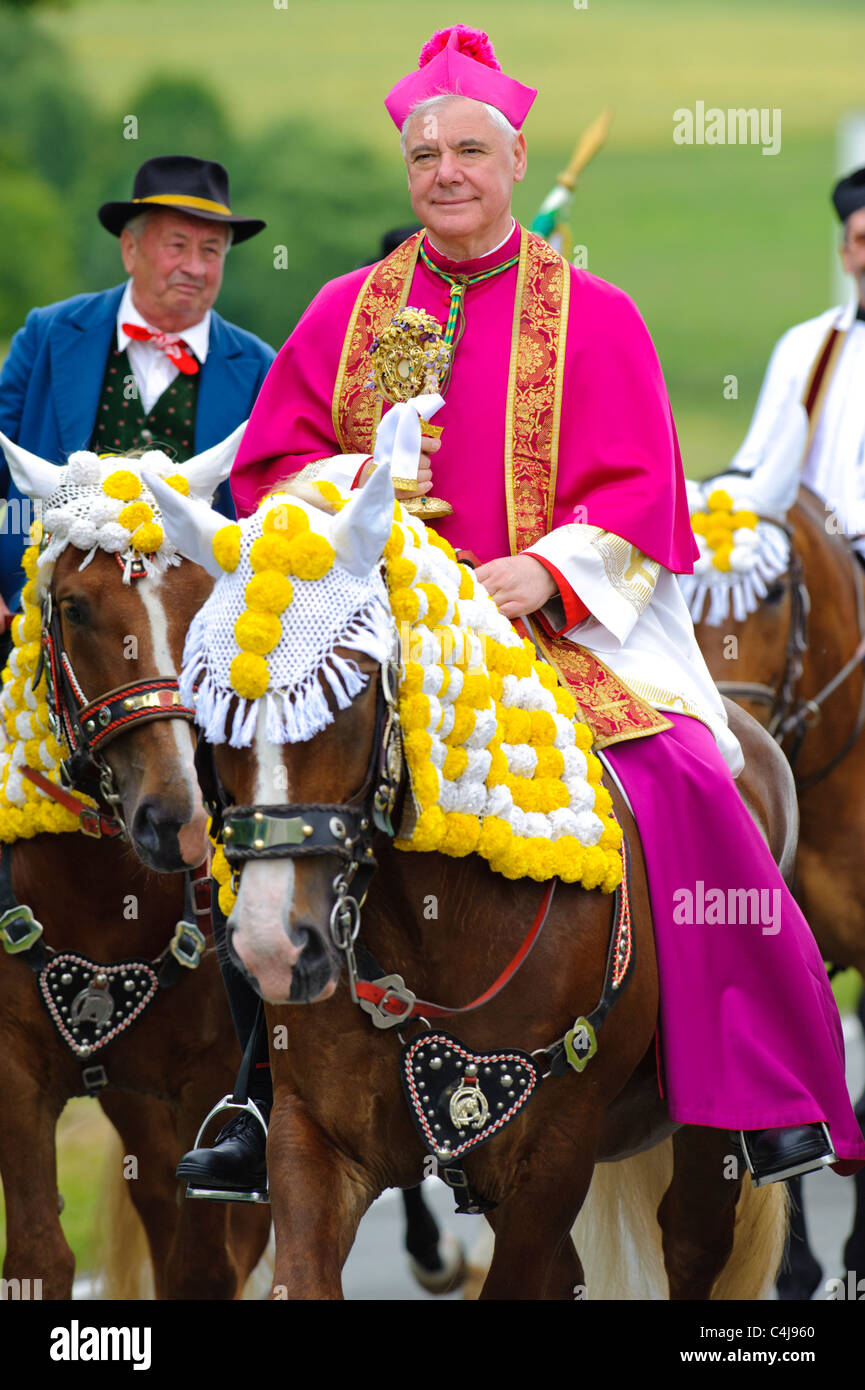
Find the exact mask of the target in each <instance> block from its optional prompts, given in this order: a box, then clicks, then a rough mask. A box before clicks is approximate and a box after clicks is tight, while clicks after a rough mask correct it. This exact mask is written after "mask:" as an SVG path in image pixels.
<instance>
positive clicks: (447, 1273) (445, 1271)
mask: <svg viewBox="0 0 865 1390" xmlns="http://www.w3.org/2000/svg"><path fill="white" fill-rule="evenodd" d="M408 1267H409V1269H410V1270H411V1272H412V1274H413V1276H414V1278H415V1280H416V1282H417V1283H418V1284H420V1286H421V1288H422V1289H426V1291H427V1293H436V1294H443V1293H453V1291H454V1289H458V1288H459V1287H460V1286H461V1284H462V1282H463V1280H464V1279H465V1277H466V1257H465V1252H464V1251H463V1247H462V1245H461V1244H460V1242H459V1241H458V1240H457V1238H456V1236H453V1235H451V1233H450V1231H445V1232H444V1233H443V1235H442V1236H441V1239H440V1240H439V1243H438V1245H437V1246H435V1247H434V1249H433V1250H432V1252H431V1257H430V1259H429V1260H428V1261H427V1262H426V1263H425V1264H424V1263H422V1262H421V1261H420V1260H416V1259H415V1258H414V1256H413V1255H409V1257H408Z"/></svg>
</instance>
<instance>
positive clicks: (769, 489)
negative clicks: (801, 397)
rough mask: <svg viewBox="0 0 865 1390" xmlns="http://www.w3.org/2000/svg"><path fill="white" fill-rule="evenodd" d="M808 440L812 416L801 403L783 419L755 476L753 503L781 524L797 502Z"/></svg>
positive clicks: (752, 485) (753, 481)
mask: <svg viewBox="0 0 865 1390" xmlns="http://www.w3.org/2000/svg"><path fill="white" fill-rule="evenodd" d="M807 437H808V416H807V415H806V414H805V409H804V407H803V406H801V405H800V404H799V403H798V401H797V402H796V403H795V404H794V405H793V406H792V407H791V408H790V409H789V410H788V411H787V412H786V413H785V414H784V415H783V416H782V418H781V424H780V428H779V429H778V430H777V432H776V433H775V434H774V435H773V437H772V439H771V441H770V443H769V444H768V445H767V447H766V452H765V455H764V457H763V460H762V462H761V463H760V464H758V466H757V468H756V469H755V470H754V472H753V473H752V474H751V479H750V486H751V489H752V497H753V502H754V504H755V505H756V506H757V508H758V509H759V510H760V511H761V512H763V513H764V515H766V516H773V517H777V518H778V519H779V520H781V519H782V518H783V517H785V516H786V515H787V513H788V511H789V510H790V508H791V507H792V505H793V503H794V502H795V501H796V494H797V493H798V491H799V478H800V475H801V472H802V455H803V454H804V452H805V441H806V439H807Z"/></svg>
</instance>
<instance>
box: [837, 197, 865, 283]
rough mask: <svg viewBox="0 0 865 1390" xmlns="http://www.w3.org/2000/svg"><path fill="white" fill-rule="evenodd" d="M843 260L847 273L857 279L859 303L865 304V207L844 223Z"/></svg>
mask: <svg viewBox="0 0 865 1390" xmlns="http://www.w3.org/2000/svg"><path fill="white" fill-rule="evenodd" d="M841 260H842V262H843V264H844V269H845V270H846V271H847V274H848V275H852V276H853V278H854V280H855V281H856V289H857V291H858V293H859V303H860V304H862V305H865V208H857V210H856V211H855V212H851V214H850V216H849V217H848V218H847V220H846V222H845V223H844V243H843V245H842V247H841Z"/></svg>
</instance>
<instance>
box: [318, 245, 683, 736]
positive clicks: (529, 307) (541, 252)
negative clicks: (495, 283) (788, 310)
mask: <svg viewBox="0 0 865 1390" xmlns="http://www.w3.org/2000/svg"><path fill="white" fill-rule="evenodd" d="M423 235H424V234H423V232H417V233H416V234H415V235H414V236H413V237H410V238H409V239H408V241H405V242H403V244H402V245H401V246H398V247H397V248H396V250H395V251H393V252H391V254H390V255H389V256H387V257H386V258H385V259H384V260H383V261H380V262H379V263H378V264H377V265H376V266H374V267H373V269H372V270H371V271H370V273H369V275H368V276H367V278H366V280H365V282H364V284H363V286H362V287H361V290H360V293H359V295H358V297H357V299H356V301H355V304H354V308H353V310H352V314H351V317H350V319H349V323H348V328H347V330H346V334H345V340H344V342H343V347H342V353H341V356H340V363H339V370H338V372H337V377H336V383H335V386H334V392H333V401H332V419H333V428H334V433H335V435H336V438H337V440H338V441H339V444H340V447H341V449H342V451H343V452H344V453H372V451H373V445H374V440H375V432H376V429H377V427H378V423H379V421H380V419H381V413H382V408H383V402H382V400H381V398H380V397H378V396H377V395H376V394H375V393H374V392H373V391H371V390H370V389H369V384H368V383H369V376H370V360H369V350H370V346H371V344H372V342H373V340H374V339H375V338H377V337H378V336H379V335H380V334H381V333H382V331H383V330H384V329H385V328H386V327H387V326H388V325H389V324H390V322H391V319H392V318H393V316H394V314H395V313H397V311H398V310H399V309H402V308H404V307H405V305H406V303H407V301H408V295H409V291H410V288H411V283H412V277H413V275H414V270H415V264H416V262H417V257H418V250H419V247H420V243H421V241H422V239H423ZM570 284H571V281H570V275H569V272H568V266H567V263H566V262H565V261H564V260H563V259H562V257H561V256H560V255H559V254H558V252H556V251H554V250H553V249H552V247H550V246H549V245H548V244H547V242H545V241H543V240H542V239H541V238H540V237H538V236H535V235H533V234H532V233H531V232H527V231H526V230H525V229H523V231H522V237H521V241H520V260H519V265H518V267H517V287H516V294H515V296H514V318H513V332H512V337H511V345H510V365H509V371H508V391H507V404H506V411H507V415H506V427H505V457H504V482H505V498H506V504H507V515H508V536H509V540H510V547H511V554H512V555H518V554H520V552H521V551H524V550H528V549H530V548H531V546H532V545H534V544H535V543H536V542H537V541H538V540H539V539H540V538H541V536H544V535H546V534H547V533H548V532H549V531H550V530H551V529H552V526H553V502H554V499H555V489H556V468H557V464H558V447H559V426H560V420H561V409H562V384H563V378H564V365H565V342H566V336H567V327H568V304H569V297H570ZM522 621H523V622H524V623H525V624H526V625H527V626H528V627H530V629H531V634H532V637H533V638H534V640H535V642H536V644H537V645H538V646H539V647H540V649H541V650H542V651H543V653H544V655H545V656H546V658H547V660H548V661H550V663H551V664H552V665H553V666H554V667H555V668H556V670H557V671H558V673H559V676H560V677H561V679H562V680H563V681H564V682H565V683H566V684H567V685H568V686H569V687H570V688H571V690H572V691H573V693H574V696H575V698H576V699H577V701H578V703H579V706H580V710H581V713H582V717H583V718H584V719H585V721H586V723H587V724H588V725H589V727H590V728H591V730H592V732H593V734H594V736H595V740H596V744H597V746H599V747H601V748H603V747H606V746H607V745H609V744H611V743H618V742H620V741H621V740H624V739H633V738H641V737H644V736H646V735H648V734H654V733H657V732H658V731H659V730H661V729H668V728H669V727H670V721H669V720H668V719H666V718H665V717H664V716H663V715H661V714H659V713H658V712H657V711H656V710H654V709H653V708H652V706H651V705H649V704H648V703H647V702H646V701H645V700H641V699H640V698H639V696H637V695H635V694H634V693H633V691H632V690H630V689H629V687H628V686H627V685H625V683H624V682H623V681H621V680H620V679H619V677H618V676H616V675H615V674H614V673H613V672H612V671H610V670H609V668H608V667H607V666H605V665H604V663H603V662H602V661H600V660H599V659H598V658H597V657H596V656H594V655H593V654H592V653H591V652H588V651H586V650H585V649H584V648H583V647H580V646H578V645H577V644H576V643H574V642H569V641H567V640H565V638H563V637H552V636H550V635H548V634H547V633H545V632H544V631H543V629H542V628H541V626H540V624H539V623H537V622H536V621H532V620H531V619H523V620H522Z"/></svg>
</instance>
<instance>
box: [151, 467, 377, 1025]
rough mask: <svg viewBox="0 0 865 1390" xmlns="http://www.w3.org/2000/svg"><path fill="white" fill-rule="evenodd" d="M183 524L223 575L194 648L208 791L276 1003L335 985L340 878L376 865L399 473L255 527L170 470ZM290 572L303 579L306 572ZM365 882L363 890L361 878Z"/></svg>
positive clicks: (286, 503) (229, 904)
mask: <svg viewBox="0 0 865 1390" xmlns="http://www.w3.org/2000/svg"><path fill="white" fill-rule="evenodd" d="M151 485H152V487H153V489H154V491H155V492H156V494H157V496H158V498H159V501H160V505H161V508H162V514H163V517H164V518H165V524H166V529H167V531H168V534H169V535H170V536H172V538H173V539H174V540H175V541H176V543H177V544H178V545H179V546H180V547H182V548H183V550H184V551H185V553H187V554H189V555H192V556H193V558H195V559H196V560H198V562H199V563H200V564H202V565H205V566H206V567H207V568H209V570H210V572H211V573H212V574H213V575H214V576H216V577H217V583H216V586H215V588H214V590H213V593H212V594H211V596H210V598H209V599H208V600H207V602H206V603H205V604H204V606H203V608H202V609H201V612H200V613H199V614H198V616H197V617H196V619H195V620H194V622H193V624H192V627H191V629H190V632H189V637H188V640H187V648H186V655H185V658H184V670H183V674H182V677H181V691H182V692H184V694H185V692H187V691H190V692H191V690H192V688H193V686H195V687H197V693H196V719H197V722H198V723H199V724H200V726H201V728H202V731H203V736H204V738H206V739H207V740H208V742H209V745H210V747H209V748H208V747H202V749H201V755H200V757H199V763H200V775H201V781H202V786H203V787H204V790H205V794H206V795H207V797H208V799H209V800H210V801H211V803H212V804H214V805H216V806H217V807H218V815H220V816H221V817H222V819H223V823H224V831H223V844H224V848H225V853H226V855H227V858H228V862H229V864H230V865H231V868H232V870H233V881H234V884H235V885H236V887H237V894H236V899H235V898H234V894H233V892H232V889H231V885H230V884H226V888H227V890H228V892H227V899H230V901H228V900H227V899H226V896H225V892H224V891H223V894H221V897H220V901H221V903H222V904H223V905H224V906H225V907H226V909H227V910H228V924H227V939H228V942H229V950H230V952H231V955H232V958H233V959H234V960H235V962H236V963H237V964H238V965H239V967H240V968H241V969H242V970H243V971H244V972H245V973H246V975H247V976H248V978H249V979H250V981H251V982H252V984H253V985H254V986H255V988H256V989H257V990H258V992H259V993H260V994H261V995H262V996H263V998H265V999H266V1000H268V1001H270V1002H274V1003H286V1002H291V1003H295V1002H297V1003H304V1002H311V1001H313V1000H316V999H321V998H326V997H328V996H329V995H330V994H332V993H333V990H334V989H335V987H336V981H337V978H338V975H339V969H340V957H339V954H338V952H337V950H336V949H335V945H334V940H335V939H340V932H341V931H342V930H344V928H343V927H341V926H340V923H339V921H338V920H337V919H336V918H335V917H334V909H335V908H337V907H338V900H340V899H341V898H344V897H345V896H348V895H350V885H345V886H344V887H343V888H342V891H341V886H340V882H339V881H340V879H341V877H342V876H343V875H344V874H345V871H346V869H347V868H349V866H350V865H351V863H352V862H353V861H354V859H355V856H356V857H357V858H358V859H359V860H360V861H361V862H362V860H363V858H364V857H365V848H366V847H367V846H368V843H369V840H370V838H371V819H372V810H371V807H372V802H373V800H374V795H375V791H376V789H377V786H378V779H377V775H376V774H377V771H378V768H377V763H376V761H375V758H374V753H375V750H376V747H377V745H378V742H379V740H378V739H377V736H376V735H377V730H379V722H378V718H377V713H383V712H384V711H385V710H386V708H387V704H386V702H382V698H381V695H380V689H381V686H380V682H379V679H378V671H379V666H380V665H381V663H383V662H387V661H388V659H389V658H390V656H391V655H392V653H393V649H394V640H395V632H394V629H393V622H392V618H391V614H390V610H389V608H388V604H387V594H386V590H385V587H384V581H383V579H382V576H381V573H380V562H381V558H382V553H383V550H384V546H385V542H386V541H387V538H388V536H389V534H390V529H391V524H392V519H393V488H392V484H391V481H390V474H389V470H388V469H385V468H382V469H380V470H379V471H378V472H377V473H376V474H375V475H374V476H373V478H372V480H371V481H370V482H369V483H368V484H367V486H366V487H365V488H363V489H361V490H360V491H358V492H357V493H356V494H355V496H354V497H353V498H352V500H351V501H350V502H348V503H347V504H345V505H344V506H342V507H341V510H339V511H336V510H335V507H336V506H337V505H341V503H340V502H329V501H328V500H327V497H326V485H325V488H324V491H317V490H316V489H315V487H314V486H313V487H312V488H308V487H307V488H304V487H300V486H298V487H297V488H295V489H287V490H286V491H285V492H284V493H280V494H278V495H275V496H273V497H272V498H270V499H268V501H266V502H265V503H263V504H262V507H261V508H260V509H259V511H258V512H256V514H255V515H254V516H253V517H250V518H248V519H247V520H246V521H244V522H243V523H242V524H241V525H240V526H237V527H231V528H229V527H226V526H225V522H224V518H221V517H219V516H217V515H216V514H214V513H212V512H210V511H209V510H208V509H205V508H201V507H195V506H193V505H190V503H189V502H187V500H186V499H184V498H182V497H178V496H176V495H174V496H168V495H167V494H168V492H169V490H168V489H166V488H165V487H164V486H163V485H161V484H160V483H158V482H157V481H156V480H154V481H153V482H152V483H151ZM289 576H290V578H289ZM355 891H356V885H355Z"/></svg>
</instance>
